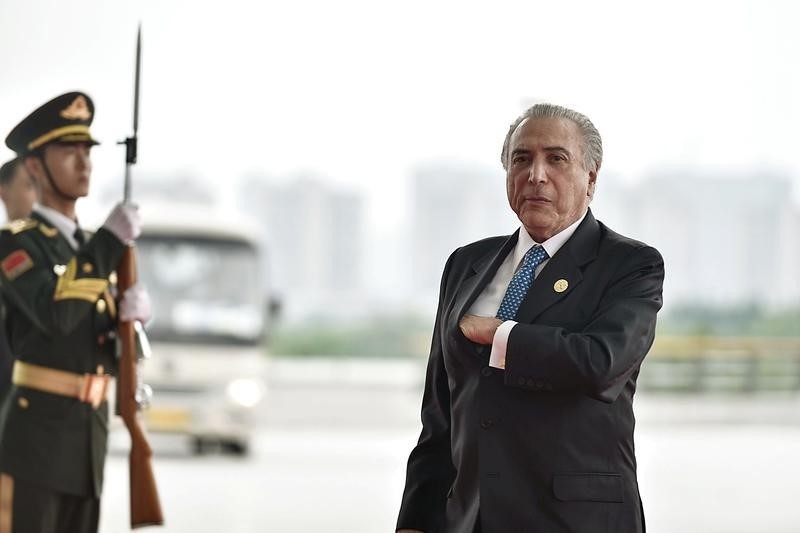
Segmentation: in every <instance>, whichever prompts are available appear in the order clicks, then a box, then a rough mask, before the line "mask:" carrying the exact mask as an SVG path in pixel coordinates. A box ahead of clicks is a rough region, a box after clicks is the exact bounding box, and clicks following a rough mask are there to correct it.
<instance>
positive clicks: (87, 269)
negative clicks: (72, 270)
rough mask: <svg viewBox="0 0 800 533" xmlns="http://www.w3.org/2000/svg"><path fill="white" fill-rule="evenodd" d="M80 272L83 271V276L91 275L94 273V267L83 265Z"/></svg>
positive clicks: (88, 264)
mask: <svg viewBox="0 0 800 533" xmlns="http://www.w3.org/2000/svg"><path fill="white" fill-rule="evenodd" d="M81 270H83V273H84V274H91V273H92V272H93V271H94V267H93V266H92V264H91V263H84V264H83V265H82V266H81Z"/></svg>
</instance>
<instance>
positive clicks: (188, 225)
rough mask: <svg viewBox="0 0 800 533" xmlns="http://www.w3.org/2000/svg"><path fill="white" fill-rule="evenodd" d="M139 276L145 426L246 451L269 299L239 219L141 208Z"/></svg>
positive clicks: (249, 235) (259, 387) (258, 397)
mask: <svg viewBox="0 0 800 533" xmlns="http://www.w3.org/2000/svg"><path fill="white" fill-rule="evenodd" d="M142 218H143V221H144V224H145V225H144V228H143V231H142V235H141V237H140V238H139V240H138V241H137V250H138V271H139V279H140V280H141V281H143V282H144V283H145V286H146V287H147V289H148V291H149V293H150V297H151V300H152V303H153V319H152V321H151V322H150V323H149V324H148V325H147V336H148V338H149V341H150V345H151V347H152V353H153V357H152V358H151V359H149V360H147V361H145V363H144V364H142V365H140V368H141V374H142V377H143V379H144V382H145V383H147V384H148V385H150V386H151V387H152V389H153V397H152V400H151V404H150V407H149V409H146V410H145V411H144V417H145V421H146V425H147V428H148V431H150V432H151V433H154V432H155V433H159V432H165V433H179V434H184V435H188V436H190V437H191V440H192V443H193V446H194V449H195V451H196V452H198V453H202V452H203V451H205V450H207V449H208V448H209V447H211V446H214V447H217V446H219V447H221V449H222V450H224V451H229V452H232V453H237V454H246V453H247V452H248V446H249V441H250V437H251V434H252V432H253V430H254V427H255V424H256V423H257V422H258V420H257V415H258V407H259V405H260V404H261V402H262V400H263V397H264V394H265V391H266V388H265V381H264V369H265V366H266V365H265V340H266V335H267V332H268V329H269V322H270V316H269V315H270V304H269V302H270V298H269V295H268V288H267V283H266V280H265V278H266V271H267V269H266V268H265V257H264V253H263V251H262V250H261V248H260V246H259V239H258V237H257V234H256V233H255V232H254V231H253V229H252V228H251V227H250V226H248V225H247V223H246V222H243V221H240V220H234V219H233V218H231V217H230V216H225V217H218V216H214V215H213V214H212V212H210V211H207V210H198V209H178V208H176V207H174V206H171V207H167V208H165V209H162V210H161V211H160V212H157V210H151V212H146V213H144V214H143V217H142Z"/></svg>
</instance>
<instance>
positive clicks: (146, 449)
mask: <svg viewBox="0 0 800 533" xmlns="http://www.w3.org/2000/svg"><path fill="white" fill-rule="evenodd" d="M141 51H142V27H141V24H140V25H139V31H138V34H137V36H136V78H135V84H134V100H133V136H132V137H128V138H126V139H125V140H124V141H122V142H120V144H124V145H125V148H126V150H125V193H124V200H123V201H124V202H125V203H128V202H130V201H131V198H130V196H131V167H133V165H134V164H135V163H136V155H137V140H138V137H137V133H138V129H139V71H140V66H141ZM136 277H137V276H136V254H135V251H134V246H133V244H131V245H130V246H128V248H127V249H126V250H125V252H124V254H123V256H122V260H121V262H120V265H119V268H118V272H117V278H118V283H119V291H120V294H125V291H126V290H127V289H128V288H129V287H131V286H132V285H133V284H134V283H136ZM137 329H141V326H140V325H139V324H138V323H134V322H123V321H120V323H119V326H118V335H119V340H120V347H121V355H120V360H119V376H118V380H117V392H118V395H117V411H118V413H119V415H120V416H121V417H122V420H123V421H124V422H125V426H126V427H127V428H128V433H130V436H131V452H130V457H129V464H130V495H131V527H132V528H137V527H142V526H154V525H162V524H163V523H164V517H163V515H162V513H161V502H160V501H159V498H158V488H157V487H156V480H155V477H154V475H153V465H152V462H151V458H152V456H153V450H152V449H151V448H150V444H149V443H148V442H147V435H146V433H145V430H144V425H143V423H142V420H141V416H140V414H139V410H140V407H141V405H142V403H144V400H145V399H146V396H147V394H146V391H145V386H144V385H143V384H142V383H141V382H140V378H139V375H138V367H137V348H136V333H137V331H136V330H137Z"/></svg>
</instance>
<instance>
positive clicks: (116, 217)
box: [103, 203, 142, 244]
mask: <svg viewBox="0 0 800 533" xmlns="http://www.w3.org/2000/svg"><path fill="white" fill-rule="evenodd" d="M103 227H104V228H106V229H107V230H108V231H110V232H111V233H113V234H114V235H116V236H117V238H118V239H119V240H121V241H122V242H124V243H125V244H130V243H131V242H133V241H134V240H135V239H136V238H137V237H138V236H139V235H140V234H141V233H142V221H141V217H140V216H139V207H138V206H136V205H135V204H122V203H120V204H117V205H116V206H115V207H114V209H112V210H111V213H110V214H109V215H108V218H107V219H106V221H105V222H104V223H103Z"/></svg>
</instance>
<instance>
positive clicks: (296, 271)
mask: <svg viewBox="0 0 800 533" xmlns="http://www.w3.org/2000/svg"><path fill="white" fill-rule="evenodd" d="M243 185H244V186H243V187H242V189H241V205H242V206H243V207H244V209H245V211H246V212H247V213H248V214H250V215H251V216H252V217H253V218H255V219H257V220H258V221H259V222H260V223H261V224H262V227H263V230H264V244H265V245H266V247H267V250H268V251H269V256H270V264H271V284H272V286H273V287H274V289H275V291H276V292H278V293H279V294H281V295H282V301H283V308H284V313H285V315H286V317H287V318H288V319H290V320H291V319H296V318H306V317H308V316H310V315H315V314H330V315H336V314H337V313H339V314H342V315H348V314H352V313H358V312H359V308H360V302H359V300H360V299H361V297H362V296H361V292H360V289H361V277H362V272H361V269H362V259H363V257H362V248H363V235H362V230H363V227H364V213H363V211H364V209H363V207H364V206H363V199H362V197H361V196H360V195H359V194H356V193H353V192H349V191H343V190H339V189H337V188H334V187H333V186H331V185H330V184H329V183H328V182H326V181H325V180H323V179H322V178H320V177H318V176H313V175H304V176H301V177H298V178H297V179H293V180H290V181H286V182H282V183H276V182H274V181H270V180H266V179H263V178H250V179H247V180H245V182H244V184H243Z"/></svg>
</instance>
